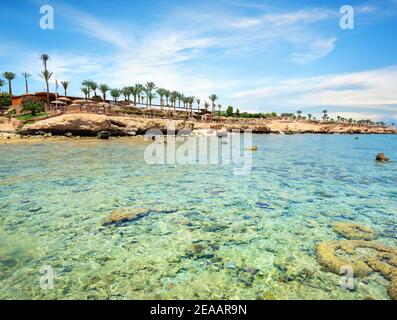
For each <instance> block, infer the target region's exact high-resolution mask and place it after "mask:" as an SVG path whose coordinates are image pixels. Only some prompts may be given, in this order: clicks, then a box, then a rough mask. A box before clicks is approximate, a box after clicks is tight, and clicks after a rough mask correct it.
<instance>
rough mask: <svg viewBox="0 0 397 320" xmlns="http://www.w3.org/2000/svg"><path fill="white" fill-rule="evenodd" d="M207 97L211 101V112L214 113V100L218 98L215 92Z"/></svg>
mask: <svg viewBox="0 0 397 320" xmlns="http://www.w3.org/2000/svg"><path fill="white" fill-rule="evenodd" d="M208 99H210V100H211V102H212V114H215V101H216V100H218V99H219V97H218V96H217V95H216V94H211V95H210V96H209V97H208Z"/></svg>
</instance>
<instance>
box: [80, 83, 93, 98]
mask: <svg viewBox="0 0 397 320" xmlns="http://www.w3.org/2000/svg"><path fill="white" fill-rule="evenodd" d="M93 83H94V81H92V80H84V81H83V82H82V83H81V85H82V86H83V87H86V88H87V90H88V95H87V97H88V99H89V98H90V97H91V88H92V85H93Z"/></svg>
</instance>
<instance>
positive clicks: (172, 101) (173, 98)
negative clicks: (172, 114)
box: [171, 91, 179, 111]
mask: <svg viewBox="0 0 397 320" xmlns="http://www.w3.org/2000/svg"><path fill="white" fill-rule="evenodd" d="M178 96H179V93H178V92H177V91H172V92H171V103H172V105H173V107H174V111H175V109H176V100H177V99H178Z"/></svg>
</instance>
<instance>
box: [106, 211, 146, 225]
mask: <svg viewBox="0 0 397 320" xmlns="http://www.w3.org/2000/svg"><path fill="white" fill-rule="evenodd" d="M149 213H150V210H149V209H146V208H124V209H117V210H114V211H112V212H111V213H110V214H109V216H108V217H107V218H106V219H105V220H104V221H103V223H102V225H103V226H108V225H111V224H120V223H124V222H129V221H133V220H137V219H139V218H142V217H144V216H146V215H148V214H149Z"/></svg>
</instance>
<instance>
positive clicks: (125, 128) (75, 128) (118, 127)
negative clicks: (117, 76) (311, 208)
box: [0, 113, 397, 137]
mask: <svg viewBox="0 0 397 320" xmlns="http://www.w3.org/2000/svg"><path fill="white" fill-rule="evenodd" d="M4 123H5V122H4V121H3V126H4ZM169 123H170V121H169V119H162V118H145V117H134V116H108V115H102V114H89V113H71V114H63V115H59V116H55V117H51V118H48V119H45V120H40V121H37V122H35V123H33V124H26V125H23V126H21V125H20V126H17V127H14V130H13V132H12V131H10V124H9V123H5V126H7V131H6V130H2V128H1V125H0V132H1V131H4V132H8V133H15V134H19V135H22V136H26V135H46V134H47V135H48V134H50V135H62V136H63V135H65V134H69V135H70V136H82V137H84V136H86V137H95V136H97V134H98V132H101V131H107V132H109V133H111V135H112V136H135V135H143V134H145V133H146V132H147V131H148V130H150V129H156V130H159V131H161V132H163V133H164V134H166V133H167V128H168V126H169ZM173 123H174V126H175V131H176V132H180V131H181V130H182V131H184V130H190V131H196V130H197V131H200V130H208V129H212V130H216V131H219V130H224V131H232V130H240V131H241V132H242V131H244V130H252V132H253V133H256V134H270V133H273V134H396V133H397V130H396V129H395V128H391V127H383V128H382V127H370V126H357V125H349V124H346V123H343V124H340V123H317V122H310V121H305V120H281V119H252V120H247V119H225V120H224V121H222V122H210V121H209V122H198V121H194V120H173Z"/></svg>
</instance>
